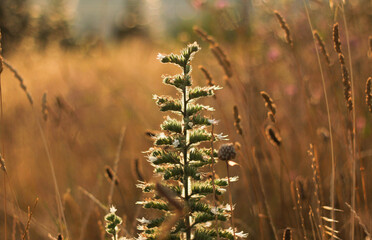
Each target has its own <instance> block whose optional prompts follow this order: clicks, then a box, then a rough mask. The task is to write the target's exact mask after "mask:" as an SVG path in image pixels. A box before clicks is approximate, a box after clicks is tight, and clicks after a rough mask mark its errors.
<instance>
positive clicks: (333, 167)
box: [303, 0, 336, 239]
mask: <svg viewBox="0 0 372 240" xmlns="http://www.w3.org/2000/svg"><path fill="white" fill-rule="evenodd" d="M303 3H304V6H305V10H306V16H307V19H308V22H309V26H310V30H311V32H312V35H313V41H314V48H315V50H316V51H315V52H316V56H317V60H318V65H319V70H320V75H321V78H322V85H323V93H324V99H325V104H326V108H327V118H328V131H329V138H330V144H331V167H332V173H331V190H330V202H331V208H332V209H331V218H332V219H334V217H335V210H334V208H335V173H336V161H335V156H334V148H333V134H332V124H331V114H330V110H329V103H328V94H327V88H326V84H325V79H324V73H323V68H322V64H321V62H320V56H319V51H318V47H317V45H316V42H315V38H314V34H313V32H314V29H313V25H312V23H311V20H310V14H309V10H308V8H307V4H306V2H305V0H303ZM319 219H320V218H319ZM320 225H322V224H321V223H320ZM321 229H322V235H323V227H322V228H321ZM334 230H335V224H334V222H333V221H332V236H331V239H334V232H333V231H334Z"/></svg>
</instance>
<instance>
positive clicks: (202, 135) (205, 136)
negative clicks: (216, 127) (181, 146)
mask: <svg viewBox="0 0 372 240" xmlns="http://www.w3.org/2000/svg"><path fill="white" fill-rule="evenodd" d="M211 139H212V134H210V133H209V132H207V131H206V130H205V129H197V130H194V131H192V132H191V133H190V144H195V143H200V142H205V141H210V140H211Z"/></svg>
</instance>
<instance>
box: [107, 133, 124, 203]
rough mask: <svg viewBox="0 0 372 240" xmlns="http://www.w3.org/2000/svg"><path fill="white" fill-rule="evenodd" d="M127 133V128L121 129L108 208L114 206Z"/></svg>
mask: <svg viewBox="0 0 372 240" xmlns="http://www.w3.org/2000/svg"><path fill="white" fill-rule="evenodd" d="M125 132H126V127H123V128H122V129H121V133H120V138H119V144H118V148H117V151H116V156H115V162H114V169H113V172H114V174H113V175H114V176H113V179H112V181H111V185H110V193H109V197H108V206H111V204H112V196H113V195H114V187H115V181H117V172H118V165H119V161H120V152H121V150H122V148H123V141H124V136H125ZM119 191H120V189H119Z"/></svg>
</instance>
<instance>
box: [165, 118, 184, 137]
mask: <svg viewBox="0 0 372 240" xmlns="http://www.w3.org/2000/svg"><path fill="white" fill-rule="evenodd" d="M160 127H161V129H163V130H165V131H170V132H175V133H182V123H181V122H180V121H177V119H173V118H170V117H168V118H167V119H166V120H165V121H164V122H163V124H162V125H161V126H160Z"/></svg>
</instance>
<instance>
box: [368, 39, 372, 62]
mask: <svg viewBox="0 0 372 240" xmlns="http://www.w3.org/2000/svg"><path fill="white" fill-rule="evenodd" d="M368 57H370V58H372V36H369V37H368Z"/></svg>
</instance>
